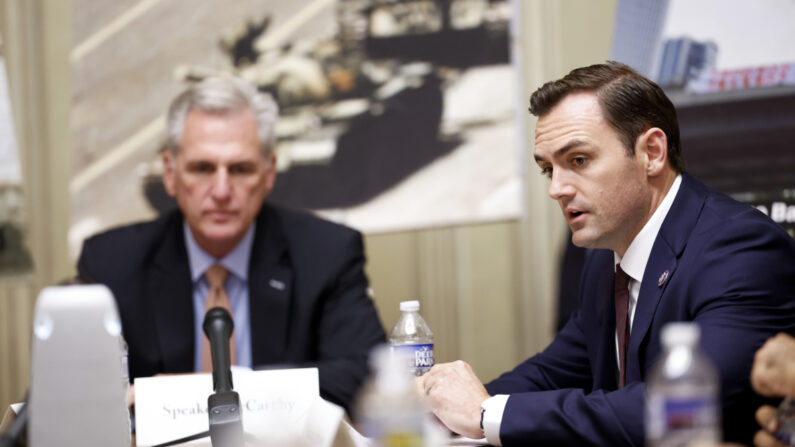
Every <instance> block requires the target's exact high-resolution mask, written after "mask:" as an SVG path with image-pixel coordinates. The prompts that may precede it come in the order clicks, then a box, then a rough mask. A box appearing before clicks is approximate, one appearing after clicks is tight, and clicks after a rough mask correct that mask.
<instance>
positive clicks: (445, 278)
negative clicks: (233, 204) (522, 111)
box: [0, 0, 615, 406]
mask: <svg viewBox="0 0 795 447" xmlns="http://www.w3.org/2000/svg"><path fill="white" fill-rule="evenodd" d="M517 4H519V5H520V8H521V15H520V18H519V21H520V36H518V39H519V40H518V41H517V45H518V50H519V51H518V53H519V57H520V58H521V65H522V68H523V73H524V76H523V82H524V88H523V92H524V93H523V97H522V103H523V104H525V103H526V101H527V97H528V96H529V93H530V92H532V91H533V90H535V89H536V88H537V87H538V86H539V85H541V84H542V83H543V82H545V81H547V80H550V79H553V78H555V77H558V76H560V75H562V74H564V73H565V72H567V71H568V70H569V69H571V68H574V67H576V66H579V65H584V64H589V63H594V62H600V61H603V60H605V59H606V58H607V56H608V54H609V48H610V38H611V34H612V23H613V12H614V11H613V10H614V6H615V1H614V0H600V1H592V0H566V1H552V0H517ZM71 17H72V13H71V2H70V1H68V0H0V33H2V35H3V38H4V39H3V41H4V53H5V57H6V58H7V63H8V70H9V78H10V81H9V82H10V83H11V86H10V87H11V94H12V101H13V102H14V104H13V110H14V114H15V119H16V120H17V122H16V129H17V132H18V140H19V143H20V147H21V159H22V164H23V171H24V176H25V185H24V187H25V191H24V194H25V200H26V207H27V210H28V216H29V220H30V228H29V230H28V240H29V243H30V245H31V251H32V253H33V256H34V262H35V263H36V271H35V273H34V274H31V275H27V276H22V277H15V278H7V277H5V278H3V277H0V405H2V406H5V405H6V404H7V403H9V402H11V401H16V400H19V399H21V398H22V395H23V393H24V390H25V389H26V388H27V377H28V374H29V372H28V361H29V357H28V346H29V340H30V326H31V318H32V309H33V303H34V300H35V295H36V294H37V293H38V290H39V289H40V288H41V286H42V285H46V284H52V283H54V282H56V281H57V280H59V279H62V278H65V277H66V276H67V275H69V274H70V273H71V271H72V269H73V267H72V266H71V263H70V261H69V258H68V255H67V249H66V234H67V229H68V225H69V220H70V216H69V196H68V184H69V178H68V175H69V173H70V171H71V170H70V162H71V158H70V144H69V140H70V137H69V122H68V108H69V103H70V101H71V85H72V84H71V76H70V69H69V62H68V54H69V50H70V48H71V43H72V40H71V33H72V30H71V26H72V20H71ZM526 123H527V129H528V130H527V138H528V141H532V138H531V136H532V134H533V126H534V120H532V119H530V117H526ZM528 146H529V151H532V144H528ZM526 160H527V161H526V162H525V164H526V170H527V188H526V202H527V210H528V212H527V215H526V216H525V217H524V218H523V219H521V220H519V221H514V222H502V223H492V224H481V225H469V226H458V227H451V228H441V229H433V230H423V231H413V232H404V233H395V234H386V235H376V236H369V237H367V253H368V258H369V265H368V274H369V275H370V279H371V281H372V285H373V288H374V290H375V293H376V303H377V305H378V307H379V310H380V313H381V319H382V322H383V323H384V325H385V326H386V328H387V330H388V329H389V328H391V325H392V324H393V323H394V321H395V320H396V319H397V315H398V313H399V311H398V303H399V302H400V301H402V300H406V299H419V300H420V301H421V303H422V314H423V315H424V316H425V318H426V319H427V320H428V322H429V324H430V326H431V328H432V329H433V330H434V332H435V334H436V340H435V341H436V344H437V347H436V349H437V359H438V361H450V360H454V359H457V358H462V359H465V360H468V361H470V363H471V364H472V365H473V367H474V369H475V372H476V373H478V374H479V376H480V377H481V378H482V379H483V380H488V379H491V378H493V377H495V376H496V375H497V374H499V373H500V372H501V371H504V370H506V369H508V368H510V367H512V366H513V365H514V364H516V363H518V362H519V361H520V360H522V359H524V358H525V357H526V356H528V355H530V354H532V353H535V352H537V351H538V350H540V349H542V348H543V347H544V346H545V345H546V344H547V343H548V342H549V340H550V339H551V337H552V334H553V328H554V316H555V314H554V312H555V296H556V293H557V290H556V285H555V283H556V277H557V265H558V262H559V260H558V253H559V252H560V249H561V247H562V246H563V242H564V240H563V238H564V237H565V223H564V221H563V219H562V217H561V216H560V212H559V210H558V209H557V206H556V205H555V204H554V203H552V201H551V200H549V199H548V198H547V196H546V180H544V179H543V178H542V177H541V176H540V175H537V170H536V168H535V165H534V163H533V162H532V156H530V154H528V156H527V157H526Z"/></svg>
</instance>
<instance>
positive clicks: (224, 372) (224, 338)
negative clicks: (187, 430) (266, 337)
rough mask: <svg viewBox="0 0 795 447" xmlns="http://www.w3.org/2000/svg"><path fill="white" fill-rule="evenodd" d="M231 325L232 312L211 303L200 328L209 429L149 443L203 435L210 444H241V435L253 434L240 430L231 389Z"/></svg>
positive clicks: (237, 407) (218, 446)
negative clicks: (206, 348)
mask: <svg viewBox="0 0 795 447" xmlns="http://www.w3.org/2000/svg"><path fill="white" fill-rule="evenodd" d="M234 327H235V323H234V322H233V321H232V316H231V315H229V312H228V311H227V310H226V309H224V308H222V307H213V308H212V309H210V310H208V311H207V314H206V315H205V316H204V324H202V328H203V329H204V333H205V335H207V338H208V339H209V340H210V353H211V355H212V366H213V390H214V391H215V392H214V393H213V394H211V395H210V396H209V397H208V398H207V414H208V415H209V418H210V430H209V431H205V432H201V433H197V434H195V435H190V436H186V437H184V438H180V439H175V440H173V441H168V442H165V443H163V444H158V445H155V446H153V447H168V446H172V445H176V444H182V443H185V442H189V441H194V440H196V439H201V438H204V437H207V436H209V437H210V442H211V443H212V445H213V447H243V446H244V444H245V442H244V440H245V438H253V437H252V436H251V435H249V434H245V435H244V433H243V420H242V414H241V408H240V396H239V395H238V394H237V392H235V391H233V390H232V370H231V365H230V364H231V361H230V355H229V339H230V337H231V335H232V332H233V331H234Z"/></svg>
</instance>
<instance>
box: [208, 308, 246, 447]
mask: <svg viewBox="0 0 795 447" xmlns="http://www.w3.org/2000/svg"><path fill="white" fill-rule="evenodd" d="M202 327H203V328H204V333H205V335H207V338H208V339H209V340H210V353H211V355H212V365H213V390H215V393H213V394H211V395H210V397H208V398H207V413H208V415H209V417H210V441H211V442H212V445H213V446H215V447H237V446H240V447H242V446H243V420H242V415H241V413H240V412H241V409H240V396H239V395H238V394H237V393H236V392H235V391H232V370H231V365H230V363H231V361H230V359H229V357H230V354H229V339H230V337H231V335H232V331H233V330H234V327H235V323H234V322H233V321H232V316H231V315H229V312H228V311H227V310H226V309H224V308H222V307H213V308H212V309H210V310H208V311H207V314H206V315H205V316H204V324H203V325H202Z"/></svg>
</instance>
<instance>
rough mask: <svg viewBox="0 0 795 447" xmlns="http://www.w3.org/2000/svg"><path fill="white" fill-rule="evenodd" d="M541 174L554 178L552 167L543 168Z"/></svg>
mask: <svg viewBox="0 0 795 447" xmlns="http://www.w3.org/2000/svg"><path fill="white" fill-rule="evenodd" d="M541 175H543V176H546V177H547V178H552V168H541Z"/></svg>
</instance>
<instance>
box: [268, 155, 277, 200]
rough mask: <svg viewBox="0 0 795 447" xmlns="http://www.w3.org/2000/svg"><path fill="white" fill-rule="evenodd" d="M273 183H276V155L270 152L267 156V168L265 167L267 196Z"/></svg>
mask: <svg viewBox="0 0 795 447" xmlns="http://www.w3.org/2000/svg"><path fill="white" fill-rule="evenodd" d="M274 183H276V153H275V152H273V151H271V153H270V154H268V157H267V166H266V167H265V186H266V188H267V191H268V194H270V192H271V190H272V189H273V185H274Z"/></svg>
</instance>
